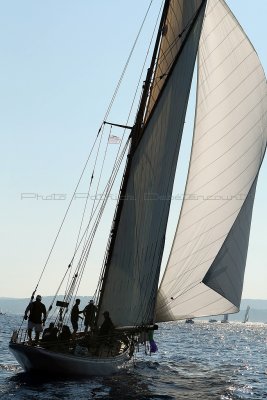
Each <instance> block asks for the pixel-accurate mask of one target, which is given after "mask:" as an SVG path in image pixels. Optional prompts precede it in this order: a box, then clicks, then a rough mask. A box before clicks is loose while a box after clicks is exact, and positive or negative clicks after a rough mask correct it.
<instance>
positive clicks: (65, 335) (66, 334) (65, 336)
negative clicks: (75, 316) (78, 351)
mask: <svg viewBox="0 0 267 400" xmlns="http://www.w3.org/2000/svg"><path fill="white" fill-rule="evenodd" d="M70 338H71V331H70V328H69V327H68V325H63V326H62V331H61V333H60V334H59V335H58V340H60V341H62V342H66V341H68V340H70Z"/></svg>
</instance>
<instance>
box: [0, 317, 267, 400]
mask: <svg viewBox="0 0 267 400" xmlns="http://www.w3.org/2000/svg"><path fill="white" fill-rule="evenodd" d="M21 321H22V317H21V316H20V317H18V316H14V315H13V316H10V315H0V399H1V400H2V399H4V400H5V399H12V400H13V399H14V400H35V399H40V400H43V399H48V400H56V399H72V400H73V399H78V400H88V399H112V400H113V399H114V400H137V399H138V400H148V399H149V400H160V399H162V400H172V399H187V400H188V399H190V400H209V399H220V400H232V399H233V400H236V399H242V400H243V399H244V400H256V399H257V400H262V399H267V324H260V323H253V324H250V323H247V324H243V323H237V322H231V323H229V324H221V323H219V322H218V323H208V322H202V321H197V322H195V323H194V324H192V325H190V324H185V323H184V322H178V323H177V322H176V323H165V324H160V325H159V330H158V331H157V332H156V333H155V335H154V339H155V341H156V343H157V345H158V352H157V353H155V354H153V355H152V356H149V355H147V356H146V355H145V354H144V348H143V347H140V352H139V353H138V354H137V356H136V357H135V363H132V366H131V367H130V369H129V370H128V371H127V372H122V373H119V374H117V375H114V376H110V377H96V378H92V379H83V380H77V379H76V380H70V379H69V380H63V379H52V378H47V377H45V376H32V375H31V374H27V373H24V372H23V371H22V369H21V368H20V367H19V365H18V364H17V362H16V361H15V359H14V358H13V356H12V354H11V353H10V352H9V350H8V342H9V339H10V336H11V333H12V330H13V329H15V328H16V327H17V326H18V325H20V323H21Z"/></svg>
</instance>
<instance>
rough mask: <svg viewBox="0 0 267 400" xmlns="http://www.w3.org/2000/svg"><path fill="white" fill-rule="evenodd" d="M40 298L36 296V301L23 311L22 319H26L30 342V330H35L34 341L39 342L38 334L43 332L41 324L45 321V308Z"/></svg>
mask: <svg viewBox="0 0 267 400" xmlns="http://www.w3.org/2000/svg"><path fill="white" fill-rule="evenodd" d="M41 300H42V297H41V296H40V295H39V294H38V296H36V300H35V301H33V302H31V303H30V304H29V305H28V307H27V308H26V310H25V313H24V319H25V320H27V319H28V313H29V319H28V336H29V339H30V340H32V330H33V329H34V330H35V340H36V341H38V340H39V336H40V333H41V332H42V331H43V324H44V323H45V320H46V308H45V305H44V304H43V303H42V301H41Z"/></svg>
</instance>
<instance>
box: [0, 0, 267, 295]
mask: <svg viewBox="0 0 267 400" xmlns="http://www.w3.org/2000/svg"><path fill="white" fill-rule="evenodd" d="M149 3H150V0H135V1H130V0H104V1H101V2H100V1H93V0H75V1H74V0H46V1H41V0H23V1H21V0H8V1H1V2H0V53H1V57H0V113H1V116H0V132H1V147H0V149H1V188H2V193H1V203H0V209H1V249H2V251H1V262H0V268H1V279H0V297H1V296H5V297H28V296H30V294H31V292H32V291H33V289H34V287H35V285H36V283H37V281H38V279H39V276H40V273H41V271H42V268H43V266H44V264H45V261H46V259H47V256H48V254H49V251H50V248H51V246H52V243H53V240H54V238H55V235H56V232H57V229H58V227H59V225H60V223H61V220H62V217H63V215H64V212H65V210H66V208H67V205H68V201H69V200H70V198H71V195H72V192H73V189H74V188H75V185H76V182H77V180H78V178H79V175H80V172H81V170H82V168H83V165H84V162H85V160H86V158H87V156H88V154H89V152H90V149H91V146H92V142H93V141H94V139H95V137H96V133H97V131H98V128H99V127H100V124H101V122H102V120H103V118H104V115H105V112H106V110H107V107H108V104H109V102H110V99H111V97H112V94H113V91H114V89H115V87H116V84H117V81H118V79H119V77H120V74H121V71H122V70H123V67H124V65H125V62H126V60H127V57H128V55H129V53H130V50H131V47H132V44H133V42H134V40H135V37H136V35H137V32H138V30H139V27H140V25H141V22H142V19H143V16H144V14H145V12H146V10H147V8H148V5H149ZM227 3H228V5H229V6H230V8H231V9H232V11H233V12H234V14H235V15H236V17H237V19H238V20H239V22H240V23H241V25H242V26H243V28H244V30H245V32H246V33H247V35H248V37H249V38H250V40H251V41H252V43H253V45H254V47H255V49H256V51H257V52H258V54H259V57H260V59H261V61H262V64H263V67H264V69H265V71H267V51H266V36H267V28H266V15H267V1H266V0H254V1H253V2H252V1H251V0H228V1H227ZM160 5H161V0H154V2H153V5H152V8H151V10H150V13H149V16H148V19H147V25H146V27H145V28H144V33H143V35H142V37H141V40H140V42H139V43H138V45H137V48H136V51H135V53H134V55H133V63H132V66H131V67H130V69H129V71H128V72H127V75H126V77H125V83H124V85H123V86H122V89H121V92H120V93H119V95H120V96H119V98H120V100H118V101H116V102H115V104H114V110H113V111H112V113H111V114H110V116H109V120H111V121H113V122H116V123H120V124H125V123H126V122H127V112H128V109H129V107H130V104H131V101H132V96H133V93H134V88H135V86H136V84H137V82H138V79H139V74H140V71H141V68H142V64H143V57H144V53H145V52H146V51H147V47H148V42H149V39H150V36H151V32H152V30H153V28H154V24H155V17H156V16H157V14H158V12H159V7H160ZM129 93H130V95H129ZM193 101H194V99H192V100H191V103H190V104H191V105H190V108H192V105H193ZM133 117H134V113H133V114H132V116H131V119H130V121H129V124H131V123H132V122H133ZM192 122H193V117H190V116H187V119H186V132H185V139H184V147H185V149H187V150H188V149H189V145H190V135H191V131H192ZM108 134H109V132H108V131H107V133H106V135H108ZM112 134H114V135H118V136H121V134H122V131H121V130H120V129H117V130H116V129H115V128H113V131H112ZM117 148H118V146H117V145H110V146H109V147H108V151H109V152H108V155H107V159H108V160H112V159H114V157H115V153H116V150H117ZM187 154H188V152H187ZM185 159H186V156H185ZM185 159H182V160H181V164H182V168H181V169H182V170H183V169H185ZM92 165H93V162H92ZM92 165H91V167H92ZM91 173H92V169H91V170H90V169H89V170H88V173H87V175H86V177H85V179H84V182H83V183H82V185H81V187H80V189H79V193H85V191H87V188H88V182H89V181H90V176H91ZM108 173H109V170H108V169H107V168H105V169H104V175H106V176H108ZM183 180H184V178H181V179H180V178H179V179H177V182H176V183H177V186H176V187H175V193H176V194H177V193H182V192H183V189H182V182H183ZM266 182H267V161H266V160H265V162H264V163H263V166H262V170H261V173H260V176H259V180H258V187H257V192H256V199H255V204H254V212H253V219H252V228H251V236H250V247H249V252H248V259H247V268H246V274H245V282H244V290H243V296H242V297H243V298H262V299H264V298H265V299H267V261H266V246H267V241H266V238H267V227H266V225H267V224H266V222H267V218H266V204H267V184H266ZM112 193H113V194H114V196H113V197H112V198H111V201H110V204H111V205H112V204H114V202H115V197H116V193H117V192H116V188H115V189H114V191H113V192H112ZM80 197H83V196H82V195H81V196H80ZM90 201H91V202H92V201H93V200H92V199H91V200H90ZM82 207H83V200H82V199H81V198H77V199H76V200H75V207H74V210H73V211H72V214H71V216H70V218H69V219H68V220H67V224H66V230H64V231H63V234H62V236H61V237H60V240H59V242H58V246H56V248H55V253H53V255H52V257H51V262H49V263H48V266H47V270H46V271H45V273H44V277H43V280H42V281H41V283H40V286H39V291H40V292H41V294H43V295H48V294H53V293H54V291H55V290H56V288H57V286H58V283H59V282H60V280H61V277H62V275H63V273H64V271H65V270H66V267H67V265H68V263H69V261H70V259H71V256H72V254H73V250H74V248H75V238H76V236H77V232H78V229H79V222H77V221H76V222H75V223H74V220H75V217H76V216H77V217H78V215H80V213H81V212H82ZM175 214H176V215H177V211H176V213H174V214H171V219H172V221H174V220H175V218H176V216H175ZM111 216H112V214H111V213H110V214H109V220H108V222H106V223H105V224H104V225H103V226H102V227H101V229H100V233H99V234H98V237H97V239H98V241H99V242H100V244H98V245H96V248H95V250H94V252H93V257H92V259H91V261H90V262H89V265H88V268H87V271H86V276H85V278H86V279H85V283H84V284H83V285H82V286H81V291H80V294H82V295H87V294H88V295H92V294H93V293H94V290H95V288H96V284H97V280H98V275H99V270H100V267H101V263H102V259H103V254H104V250H105V245H106V237H105V232H107V231H108V230H109V227H110V218H111ZM173 229H174V226H173V227H172V229H171V230H170V232H169V234H168V243H167V250H168V247H170V245H171V237H172V232H173ZM164 259H166V256H165V258H164Z"/></svg>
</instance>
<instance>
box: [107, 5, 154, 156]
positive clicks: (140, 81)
mask: <svg viewBox="0 0 267 400" xmlns="http://www.w3.org/2000/svg"><path fill="white" fill-rule="evenodd" d="M151 4H152V1H151V3H150V6H151ZM150 6H149V8H150ZM149 8H148V10H149ZM148 10H147V13H148ZM147 13H146V16H147ZM146 16H145V18H144V21H145V19H146ZM158 18H159V16H158ZM144 21H143V23H144ZM142 25H143V24H142ZM141 28H142V27H141ZM141 28H140V30H139V33H140V31H141ZM155 29H156V25H155V28H154V31H153V34H152V37H151V40H150V43H149V46H148V50H147V54H146V57H145V60H144V63H143V67H142V70H141V73H140V77H139V81H138V84H137V87H136V91H135V94H134V98H133V101H132V104H131V107H130V111H129V114H128V118H127V120H126V125H127V124H128V122H129V120H130V116H131V113H132V109H133V106H134V103H135V99H136V96H137V92H138V88H139V86H140V82H141V77H142V75H143V71H144V68H145V64H146V60H147V57H148V54H149V51H150V47H151V45H152V40H153V36H154V33H155ZM135 44H136V42H135V43H134V46H135ZM134 46H133V48H134ZM128 61H130V58H129V57H128ZM108 113H109V111H108V112H107V114H106V116H105V119H106V117H107V116H108ZM105 119H104V122H103V123H105ZM125 132H126V129H124V133H123V136H122V140H123V138H124V136H125ZM122 140H121V144H120V146H119V149H118V152H117V156H116V160H115V163H116V162H117V160H118V157H119V152H120V149H121V145H122Z"/></svg>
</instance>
